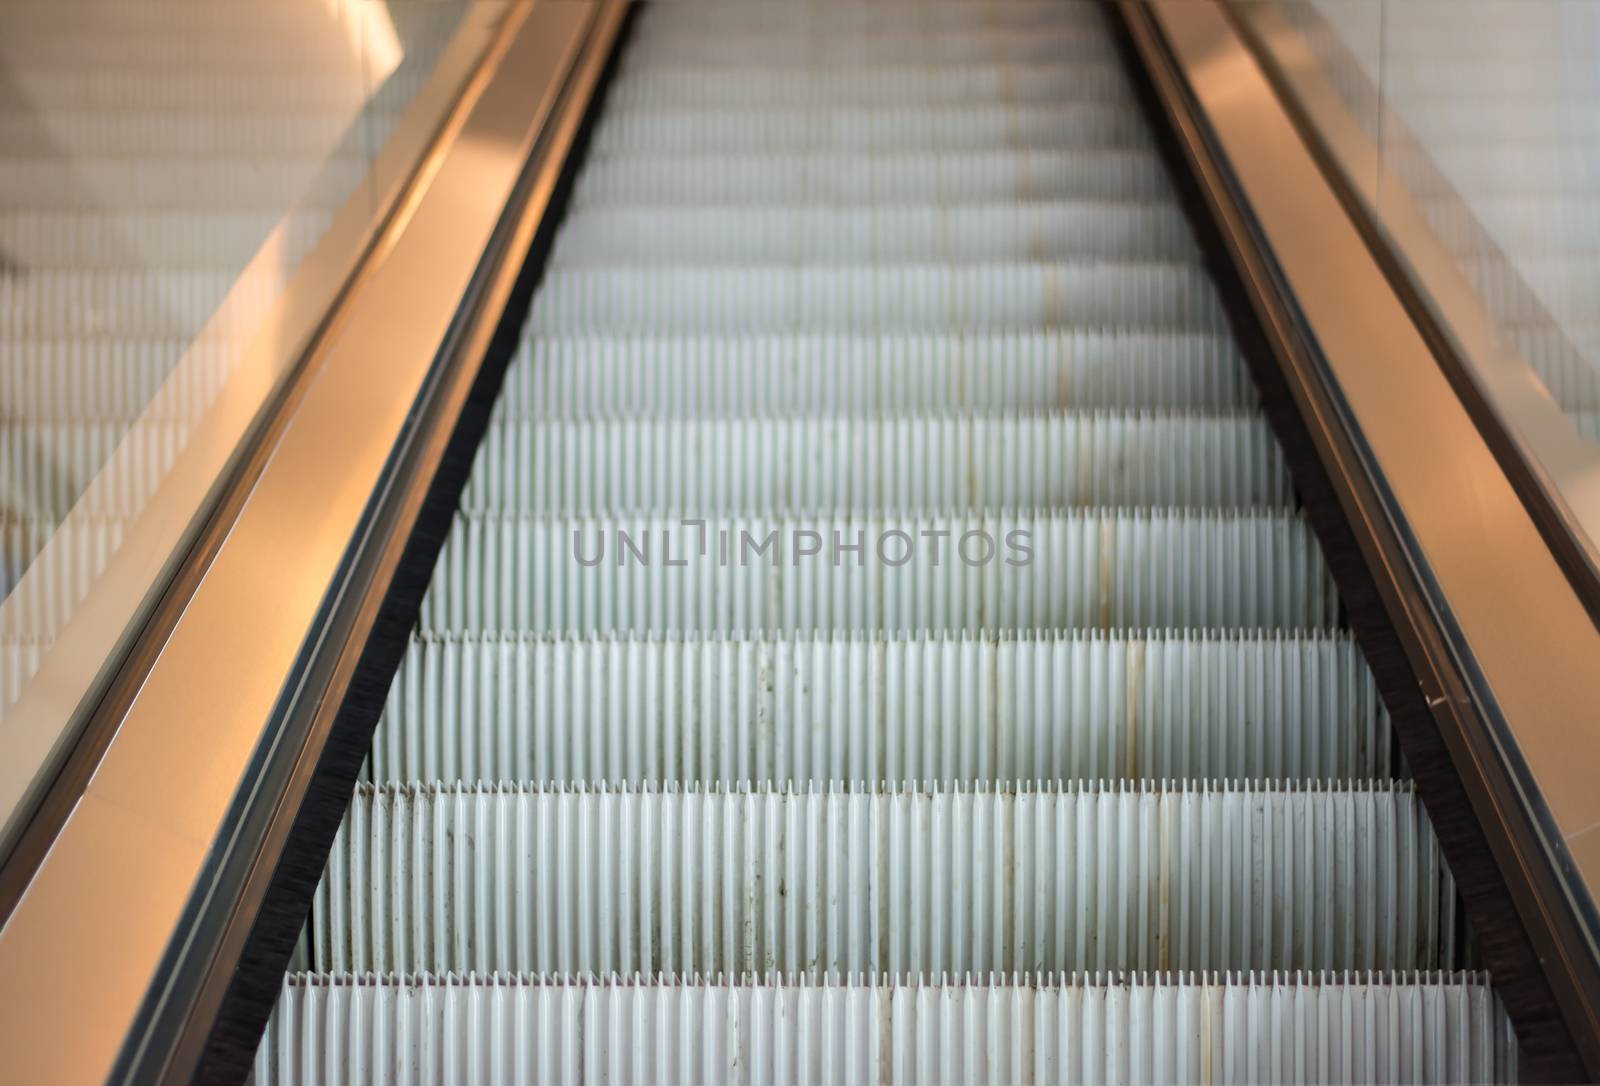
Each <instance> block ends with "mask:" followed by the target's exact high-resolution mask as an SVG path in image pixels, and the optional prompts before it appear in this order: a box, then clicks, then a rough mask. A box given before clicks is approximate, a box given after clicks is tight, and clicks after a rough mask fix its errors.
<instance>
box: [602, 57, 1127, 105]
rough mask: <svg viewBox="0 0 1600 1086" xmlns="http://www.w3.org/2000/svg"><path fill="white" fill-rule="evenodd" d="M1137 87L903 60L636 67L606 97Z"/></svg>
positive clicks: (1031, 68) (823, 96)
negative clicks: (826, 66)
mask: <svg viewBox="0 0 1600 1086" xmlns="http://www.w3.org/2000/svg"><path fill="white" fill-rule="evenodd" d="M1130 93H1131V87H1130V85H1129V82H1128V76H1127V73H1126V72H1124V71H1123V70H1122V67H1121V65H1118V64H1115V63H1110V62H1105V61H1102V62H1100V63H1084V64H1074V65H1071V66H1066V65H1061V64H1051V63H1041V64H971V63H968V64H956V63H951V64H943V65H931V64H900V65H880V66H875V67H871V68H866V67H862V68H849V69H846V68H835V69H834V70H832V71H823V72H817V71H811V70H808V69H802V68H787V69H785V68H776V69H771V70H762V69H750V70H739V71H729V70H726V69H724V70H720V71H719V70H716V69H711V70H707V69H705V68H699V67H695V66H692V65H683V66H681V67H672V66H668V65H662V66H654V67H651V68H648V69H635V70H634V71H632V72H629V73H628V74H626V75H623V76H621V77H619V78H618V79H617V81H616V82H615V83H614V84H613V85H612V86H611V88H610V89H609V90H608V91H607V92H606V102H607V104H608V105H609V106H610V108H612V109H615V110H618V111H624V110H625V111H628V112H633V111H635V110H640V111H644V110H685V109H708V108H709V109H716V108H728V106H729V104H730V103H734V104H735V105H737V104H738V103H740V102H759V103H761V108H768V109H771V108H778V109H796V108H807V109H810V108H819V109H827V108H832V107H839V106H847V107H864V106H875V105H891V104H895V105H903V104H905V103H907V102H916V103H917V104H918V105H919V106H922V107H924V108H945V107H950V106H964V105H992V104H998V103H1011V104H1019V105H1020V104H1026V105H1045V104H1053V103H1056V102H1061V101H1067V100H1072V101H1079V102H1085V101H1088V102H1099V101H1105V102H1115V103H1125V102H1127V101H1128V98H1129V95H1130Z"/></svg>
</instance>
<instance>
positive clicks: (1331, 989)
mask: <svg viewBox="0 0 1600 1086" xmlns="http://www.w3.org/2000/svg"><path fill="white" fill-rule="evenodd" d="M1514 1064H1515V1049H1514V1046H1513V1044H1512V1042H1511V1040H1510V1037H1509V1035H1508V1031H1507V1029H1506V1027H1505V1024H1504V1019H1503V1017H1502V1016H1501V1014H1500V1012H1499V1010H1498V1007H1497V1005H1496V1003H1495V1000H1494V996H1493V994H1492V992H1491V990H1490V988H1489V986H1488V985H1487V983H1485V980H1484V978H1483V977H1481V976H1477V975H1474V974H1470V973H1421V974H1416V973H1406V974H1388V973H1379V974H1345V973H1341V974H1305V973H1302V974H1254V975H1251V974H1231V975H1155V974H1143V975H1139V974H1134V975H1115V976H1104V977H1096V976H1081V975H1080V976H1058V975H1044V976H1040V975H1018V976H1003V977H1001V976H996V977H968V978H960V979H956V978H948V979H947V978H942V977H936V976H919V977H903V978H898V979H896V978H878V977H870V978H864V977H856V978H836V979H828V980H809V979H807V978H804V977H794V978H788V977H781V976H771V977H761V978H755V977H749V978H739V979H727V980H724V979H720V978H713V979H700V978H685V979H678V978H661V979H648V980H647V979H639V978H634V979H627V980H624V979H619V978H615V977H608V978H604V979H600V978H595V979H589V978H565V977H528V976H501V977H473V976H465V975H458V976H444V977H435V976H414V977H396V976H379V975H372V974H366V975H359V976H356V975H351V974H334V975H328V974H320V973H316V974H309V975H302V976H297V977H294V978H292V979H291V980H290V982H289V984H288V985H287V987H286V988H285V989H284V994H283V1000H282V1002H281V1003H279V1005H278V1009H277V1011H276V1013H275V1014H274V1015H273V1018H272V1023H271V1025H270V1026H269V1027H268V1029H267V1035H266V1038H265V1039H264V1041H263V1042H262V1046H261V1051H260V1055H259V1056H258V1057H257V1061H256V1081H257V1083H259V1084H261V1086H279V1084H282V1086H315V1084H321V1083H328V1084H330V1086H332V1084H336V1083H345V1082H367V1081H378V1082H497V1083H498V1082H506V1083H509V1082H551V1083H572V1084H576V1083H601V1082H610V1083H675V1084H682V1086H693V1084H696V1083H708V1082H727V1083H751V1084H756V1083H772V1084H801V1083H817V1082H826V1083H839V1084H860V1086H869V1084H872V1086H876V1084H881V1083H904V1084H906V1086H911V1084H926V1083H948V1084H951V1086H957V1084H966V1083H975V1082H993V1083H1001V1082H1007V1083H1010V1082H1032V1083H1041V1084H1044V1083H1085V1084H1091V1083H1093V1084H1099V1083H1120V1084H1126V1086H1136V1084H1141V1083H1156V1082H1162V1083H1167V1082H1207V1083H1211V1082H1218V1083H1263V1084H1266V1083H1281V1082H1304V1083H1390V1082H1417V1083H1460V1082H1486V1081H1507V1080H1509V1079H1511V1078H1513V1077H1514V1075H1515V1066H1514Z"/></svg>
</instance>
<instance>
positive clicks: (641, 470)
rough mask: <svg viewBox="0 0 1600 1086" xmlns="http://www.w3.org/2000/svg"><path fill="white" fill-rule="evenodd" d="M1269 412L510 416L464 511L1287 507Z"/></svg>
mask: <svg viewBox="0 0 1600 1086" xmlns="http://www.w3.org/2000/svg"><path fill="white" fill-rule="evenodd" d="M1291 497H1292V495H1291V492H1290V488H1289V472H1288V468H1287V466H1286V465H1285V464H1284V461H1283V456H1282V454H1281V453H1280V452H1279V450H1278V446H1277V442H1276V441H1275V440H1274V439H1273V437H1272V432H1271V431H1270V430H1269V429H1268V428H1267V425H1266V423H1265V422H1264V421H1261V420H1258V419H1250V418H1221V419H1219V418H1205V417H1197V416H1193V415H1190V416H1184V417H1172V418H1153V417H1148V416H1145V417H1141V416H1137V415H1135V416H1128V415H1122V416H1098V417H1096V416H1061V415H1055V416H1043V417H1033V418H1013V419H1005V418H1000V419H996V418H906V419H898V420H884V421H882V422H872V421H862V420H854V419H816V420H813V419H792V420H789V419H773V420H763V421H727V422H707V421H699V420H694V421H681V422H661V421H655V420H652V419H648V418H641V419H630V420H617V421H595V422H569V423H559V424H558V423H504V422H503V423H500V424H497V425H495V426H492V427H491V428H490V430H489V432H488V434H487V435H486V436H485V438H484V442H483V444H482V445H481V446H479V450H478V455H477V461H476V463H475V465H474V467H473V473H472V478H471V480H470V481H469V482H468V484H467V487H466V490H465V492H464V493H463V495H462V499H461V506H462V508H463V509H464V510H466V511H468V512H478V511H485V512H492V511H501V512H517V513H580V512H582V513H599V512H612V511H616V512H621V511H645V510H665V509H675V510H684V511H692V514H693V515H696V516H702V515H708V514H718V513H738V512H749V511H755V510H760V509H771V508H791V509H818V510H822V509H868V508H895V507H899V508H913V509H914V508H924V509H1004V508H1010V509H1017V508H1024V509H1027V508H1061V507H1069V506H1075V505H1128V506H1132V505H1151V506H1182V507H1198V506H1220V507H1224V508H1237V507H1247V506H1264V507H1282V506H1285V505H1287V504H1288V503H1289V501H1290V499H1291Z"/></svg>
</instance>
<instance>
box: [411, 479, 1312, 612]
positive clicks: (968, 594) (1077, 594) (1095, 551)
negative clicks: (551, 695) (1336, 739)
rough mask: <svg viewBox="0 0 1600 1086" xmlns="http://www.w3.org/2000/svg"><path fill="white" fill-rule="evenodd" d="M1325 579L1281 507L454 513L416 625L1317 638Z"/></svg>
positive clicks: (1302, 532)
mask: <svg viewBox="0 0 1600 1086" xmlns="http://www.w3.org/2000/svg"><path fill="white" fill-rule="evenodd" d="M1336 609H1337V604H1336V599H1335V595H1334V588H1333V581H1332V579H1331V577H1330V575H1329V573H1328V571H1327V568H1326V566H1325V565H1324V564H1323V561H1322V555H1321V552H1320V551H1319V550H1318V549H1317V544H1316V539H1315V537H1314V536H1313V535H1312V534H1311V529H1310V527H1309V526H1308V525H1307V524H1306V522H1305V521H1304V520H1303V519H1301V518H1300V517H1299V516H1298V515H1297V514H1294V513H1290V512H1287V511H1285V512H1246V513H1223V512H1209V511H1207V512H1184V511H1166V510H1160V511H1156V510H1146V509H1130V510H1126V511H1101V510H1090V511H1082V512H1079V511H1064V510H1052V511H1049V512H1039V513H1028V512H1016V513H1007V512H998V513H973V514H969V515H965V516H961V515H950V514H942V515H941V514H933V515H930V514H920V515H919V514H901V515H892V514H889V515H885V514H876V513H867V514H859V515H850V514H831V515H829V514H821V515H816V516H774V517H770V518H769V517H737V518H725V517H710V518H705V519H704V520H703V522H702V523H699V524H690V523H686V522H685V520H684V519H683V518H681V517H669V516H659V515H658V516H654V517H577V518H569V517H532V516H520V515H506V514H493V515H488V514H484V515H464V516H460V517H458V518H457V521H456V524H455V527H454V528H453V529H452V531H451V534H450V538H449V539H448V541H447V542H446V543H445V546H444V549H443V552H442V553H441V555H440V557H439V564H438V567H437V570H436V572H435V574H434V581H433V585H432V587H431V588H430V589H429V591H428V595H427V597H426V598H425V599H424V601H423V605H422V619H421V623H422V627H423V629H425V630H430V631H449V630H471V629H502V630H517V629H520V630H530V631H537V632H556V633H561V632H567V631H584V632H586V631H590V630H599V631H619V632H634V633H647V632H652V631H654V632H661V633H666V632H672V631H685V632H726V633H732V632H737V631H754V630H769V629H771V630H806V629H813V630H836V631H850V630H862V631H908V632H909V631H918V630H925V629H931V630H957V631H959V630H966V631H970V632H977V631H980V630H1027V629H1039V628H1095V627H1099V628H1108V629H1109V628H1125V627H1151V626H1155V627H1165V626H1191V627H1217V626H1289V627H1316V626H1323V625H1327V624H1328V623H1330V622H1332V621H1333V619H1334V616H1335V614H1336Z"/></svg>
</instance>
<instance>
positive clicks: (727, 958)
mask: <svg viewBox="0 0 1600 1086" xmlns="http://www.w3.org/2000/svg"><path fill="white" fill-rule="evenodd" d="M311 932H312V962H313V966H314V967H315V968H318V969H334V970H346V969H351V970H357V971H362V970H378V971H383V972H388V971H394V972H400V973H406V972H412V971H440V970H446V969H454V970H458V971H463V970H469V969H470V970H476V971H478V972H479V973H489V972H496V971H499V972H507V971H512V972H515V971H532V972H547V971H559V972H562V973H568V974H571V973H575V972H579V973H591V974H598V975H604V974H606V973H611V972H618V973H623V974H631V973H634V972H642V973H645V974H651V973H656V972H681V973H688V974H699V975H705V974H713V973H724V974H729V975H737V974H742V973H748V972H766V971H770V970H777V971H780V972H792V971H805V972H811V973H815V972H816V971H819V970H820V971H825V972H831V971H843V972H857V971H866V972H889V973H900V972H904V971H907V970H922V971H928V972H932V973H940V972H952V973H967V972H978V973H987V972H991V971H999V972H1012V971H1022V970H1029V971H1038V970H1045V971H1050V970H1083V969H1183V970H1190V969H1212V968H1232V969H1413V968H1426V969H1432V968H1443V967H1450V966H1453V965H1457V964H1459V960H1458V959H1459V952H1458V948H1457V946H1456V940H1455V936H1454V932H1455V895H1454V890H1453V887H1452V886H1451V884H1450V877H1449V874H1448V873H1447V872H1446V871H1445V869H1444V866H1443V862H1442V860H1441V859H1440V855H1439V848H1438V844H1437V842H1436V841H1435V839H1434V836H1433V830H1432V828H1431V827H1430V825H1429V823H1428V820H1427V818H1426V816H1425V814H1424V812H1423V809H1422V805H1421V801H1420V800H1419V799H1418V798H1417V796H1416V794H1415V793H1414V792H1413V791H1412V789H1411V788H1410V786H1409V785H1394V784H1389V783H1382V784H1330V785H1325V786H1324V785H1316V786H1299V785H1285V784H1266V785H1222V784H1209V783H1194V782H1191V783H1186V784H1183V785H1155V784H1144V785H1140V786H1130V785H1125V784H1119V785H1102V784H1095V783H1089V782H1078V783H1073V784H1069V785H1066V786H1062V787H1059V788H1057V787H1050V788H1045V789H1042V790H1036V789H1035V788H1034V786H1031V785H1030V786H1026V787H1016V786H1005V787H1002V788H994V789H991V788H989V787H987V786H983V785H980V786H979V787H978V788H976V789H975V790H969V789H956V790H944V789H933V790H929V789H927V787H926V786H918V785H913V786H908V787H907V788H905V789H903V790H894V791H886V792H880V791H877V790H847V789H843V788H840V787H838V786H834V787H831V788H829V789H827V790H821V789H815V788H806V789H804V790H801V791H789V790H787V789H785V790H782V791H769V790H766V789H761V790H756V791H751V790H746V789H742V788H741V789H739V790H723V789H720V788H719V789H716V790H713V791H701V790H699V789H689V790H679V789H676V788H674V789H669V790H666V791H661V790H656V789H645V790H633V789H627V788H621V787H614V786H606V787H604V788H596V789H593V790H590V789H570V790H569V789H551V790H545V789H541V788H538V787H535V786H526V785H516V786H504V787H501V786H489V785H483V786H465V787H463V786H452V787H445V786H426V787H423V786H405V787H399V788H379V789H372V788H367V787H362V788H359V789H358V790H357V792H356V796H355V799H354V801H353V805H352V807H351V812H350V815H349V817H348V819H347V820H346V822H345V824H344V826H343V827H342V828H341V830H340V834H339V836H338V837H337V838H336V840H335V842H334V846H333V851H332V853H331V854H330V856H329V861H328V871H327V874H326V875H325V877H324V880H323V883H322V885H321V886H320V887H319V889H318V891H317V895H316V897H315V898H314V900H313V905H312V913H311Z"/></svg>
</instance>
